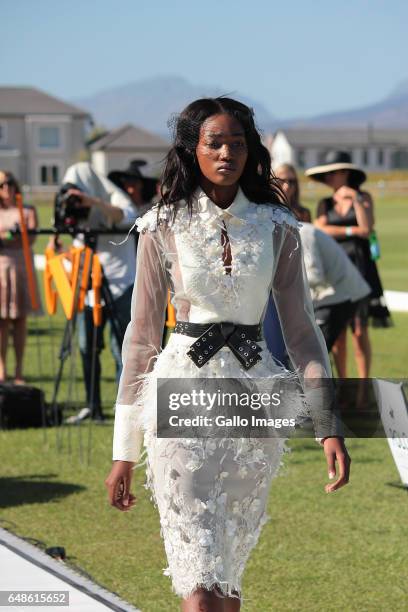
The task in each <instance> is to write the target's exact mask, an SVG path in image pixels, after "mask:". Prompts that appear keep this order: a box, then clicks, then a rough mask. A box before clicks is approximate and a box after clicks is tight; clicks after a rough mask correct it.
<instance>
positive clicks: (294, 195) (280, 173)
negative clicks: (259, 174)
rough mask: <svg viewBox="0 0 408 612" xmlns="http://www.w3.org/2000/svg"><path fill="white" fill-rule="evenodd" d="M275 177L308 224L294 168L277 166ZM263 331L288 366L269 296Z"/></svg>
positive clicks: (287, 165)
mask: <svg viewBox="0 0 408 612" xmlns="http://www.w3.org/2000/svg"><path fill="white" fill-rule="evenodd" d="M275 176H276V178H277V179H279V180H280V187H281V189H282V191H283V192H284V194H285V195H286V198H287V202H288V205H289V206H290V208H291V209H292V211H293V212H294V213H295V215H296V217H297V218H298V219H299V221H308V222H310V221H311V220H312V218H311V215H310V211H309V209H308V208H306V207H305V206H302V205H301V204H300V189H299V180H298V176H297V173H296V170H295V168H294V166H292V165H291V164H282V165H280V166H278V167H277V168H276V169H275ZM263 330H264V337H265V342H266V345H267V347H268V349H269V351H270V352H271V354H272V355H273V357H274V358H275V360H276V361H278V362H279V363H282V364H283V365H288V356H287V354H286V349H285V342H284V340H283V337H282V332H281V328H280V324H279V318H278V313H277V311H276V308H275V304H274V301H273V298H272V296H271V295H270V296H269V302H268V307H267V309H266V314H265V319H264V323H263Z"/></svg>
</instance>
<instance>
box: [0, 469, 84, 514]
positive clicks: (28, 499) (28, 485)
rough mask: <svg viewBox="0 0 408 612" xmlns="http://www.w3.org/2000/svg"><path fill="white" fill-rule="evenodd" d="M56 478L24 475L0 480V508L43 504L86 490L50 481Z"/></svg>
mask: <svg viewBox="0 0 408 612" xmlns="http://www.w3.org/2000/svg"><path fill="white" fill-rule="evenodd" d="M56 476H57V474H25V475H22V476H15V477H10V478H0V508H3V509H4V508H11V507H13V506H23V505H25V504H45V503H47V502H50V501H56V500H58V499H61V498H63V497H67V496H68V495H72V494H73V493H78V492H79V491H85V489H86V487H84V486H82V485H77V484H71V483H67V482H58V481H51V479H52V478H55V477H56Z"/></svg>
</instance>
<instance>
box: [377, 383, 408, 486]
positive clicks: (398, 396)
mask: <svg viewBox="0 0 408 612" xmlns="http://www.w3.org/2000/svg"><path fill="white" fill-rule="evenodd" d="M373 385H374V392H375V395H376V398H377V403H378V406H379V409H380V414H381V420H382V424H383V427H384V431H385V434H386V436H387V439H388V444H389V445H390V449H391V453H392V456H393V457H394V461H395V464H396V466H397V469H398V472H399V474H400V476H401V480H402V482H403V483H404V484H405V485H407V486H408V408H407V401H406V399H405V395H404V390H403V388H402V383H393V382H389V381H387V380H380V379H374V380H373Z"/></svg>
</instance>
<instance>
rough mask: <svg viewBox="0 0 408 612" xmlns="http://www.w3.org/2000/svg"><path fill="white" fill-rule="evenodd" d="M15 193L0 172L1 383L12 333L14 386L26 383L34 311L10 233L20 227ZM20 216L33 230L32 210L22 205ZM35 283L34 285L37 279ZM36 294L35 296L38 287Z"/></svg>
mask: <svg viewBox="0 0 408 612" xmlns="http://www.w3.org/2000/svg"><path fill="white" fill-rule="evenodd" d="M17 194H21V190H20V186H19V184H18V182H17V180H16V179H15V177H14V176H13V175H12V174H11V172H7V171H5V170H0V382H5V381H6V380H7V363H6V362H7V349H8V341H9V333H10V330H11V331H12V337H13V345H14V351H15V357H16V361H15V363H16V366H15V374H14V384H18V385H22V384H24V382H25V381H24V375H23V357H24V349H25V345H26V338H27V316H28V315H29V314H33V310H32V306H31V300H30V295H29V292H28V277H27V270H26V265H25V260H24V253H23V250H22V243H21V236H19V235H13V234H12V233H11V232H10V230H14V229H15V228H16V227H19V226H20V224H21V223H20V222H21V219H20V213H19V209H18V207H17V200H16V196H17ZM23 213H24V218H25V222H26V226H27V229H35V228H36V227H37V215H36V211H35V208H34V207H32V206H24V208H23ZM29 240H30V243H31V244H33V243H34V240H35V236H33V235H31V236H29ZM34 281H35V283H36V279H34ZM36 291H37V295H38V288H37V287H36ZM37 314H38V311H37Z"/></svg>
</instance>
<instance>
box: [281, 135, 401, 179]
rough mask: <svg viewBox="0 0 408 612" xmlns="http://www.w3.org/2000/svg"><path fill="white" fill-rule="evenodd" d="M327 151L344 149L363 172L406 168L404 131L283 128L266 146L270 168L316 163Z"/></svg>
mask: <svg viewBox="0 0 408 612" xmlns="http://www.w3.org/2000/svg"><path fill="white" fill-rule="evenodd" d="M331 150H342V151H348V152H349V153H350V155H351V157H352V160H353V163H355V164H357V165H358V166H360V167H361V168H362V169H364V170H366V171H367V172H383V171H388V170H394V169H405V168H408V130H395V129H377V128H372V127H367V129H361V128H355V129H352V128H341V129H340V128H287V129H286V128H284V129H281V130H278V131H277V132H276V133H275V135H274V137H273V140H272V143H271V145H270V153H271V156H272V164H273V166H274V167H277V166H278V165H280V164H282V163H291V164H293V165H294V166H296V167H297V168H299V169H303V168H310V167H312V166H318V165H320V164H322V163H323V162H324V158H325V155H326V153H328V151H331Z"/></svg>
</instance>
